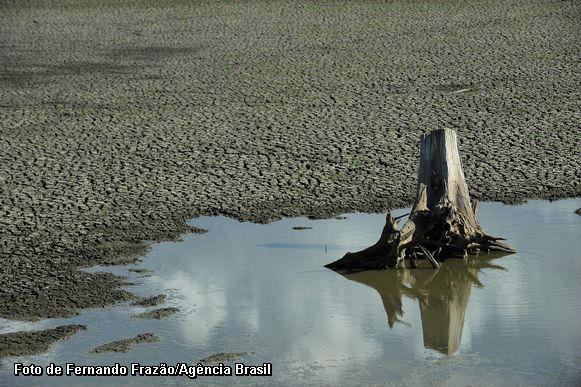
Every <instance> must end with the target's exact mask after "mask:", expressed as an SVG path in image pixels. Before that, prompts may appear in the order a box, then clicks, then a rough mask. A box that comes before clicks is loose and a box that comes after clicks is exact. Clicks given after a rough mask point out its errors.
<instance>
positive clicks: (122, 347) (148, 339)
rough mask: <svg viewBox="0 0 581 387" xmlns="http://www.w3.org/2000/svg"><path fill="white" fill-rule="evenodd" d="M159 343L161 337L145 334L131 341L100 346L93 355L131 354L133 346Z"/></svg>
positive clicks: (118, 341)
mask: <svg viewBox="0 0 581 387" xmlns="http://www.w3.org/2000/svg"><path fill="white" fill-rule="evenodd" d="M156 341H159V337H158V336H156V335H154V334H153V333H143V334H140V335H137V336H135V337H132V338H130V339H122V340H115V341H112V342H110V343H107V344H103V345H100V346H98V347H96V348H95V349H93V350H92V351H91V353H104V352H129V351H130V350H131V348H133V346H135V345H136V344H140V343H154V342H156Z"/></svg>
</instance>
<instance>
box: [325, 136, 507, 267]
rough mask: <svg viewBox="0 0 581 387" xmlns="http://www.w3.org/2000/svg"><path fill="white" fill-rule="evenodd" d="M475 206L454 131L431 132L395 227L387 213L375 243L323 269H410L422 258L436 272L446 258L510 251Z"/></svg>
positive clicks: (422, 143) (394, 222) (425, 142)
mask: <svg viewBox="0 0 581 387" xmlns="http://www.w3.org/2000/svg"><path fill="white" fill-rule="evenodd" d="M476 209H477V202H476V201H474V202H472V201H471V200H470V195H469V193H468V185H467V184H466V180H465V178H464V172H463V171H462V166H461V164H460V155H459V153H458V147H457V139H456V132H455V131H453V130H452V129H440V130H435V131H433V132H431V133H429V134H427V135H424V136H423V137H422V140H421V143H420V165H419V171H418V184H417V191H416V200H415V203H414V205H413V207H412V210H411V212H410V214H409V218H408V220H407V221H406V222H405V224H404V225H403V227H402V228H401V229H398V228H397V221H398V219H395V218H393V217H392V215H391V212H388V213H387V216H386V222H385V226H384V227H383V231H382V233H381V236H380V238H379V240H378V241H377V243H375V244H374V245H373V246H370V247H368V248H366V249H365V250H361V251H359V252H356V253H347V254H345V256H344V257H343V258H341V259H339V260H337V261H335V262H332V263H330V264H328V265H326V267H328V268H330V269H334V270H354V269H355V270H366V269H380V268H394V267H402V266H404V267H405V265H406V262H407V264H408V265H409V267H411V268H414V267H416V265H417V264H418V261H420V260H426V261H428V262H430V264H431V265H432V266H433V267H435V268H438V267H439V266H440V262H442V261H444V260H445V259H447V258H463V257H466V256H467V255H468V254H474V253H478V252H489V251H501V252H504V253H514V252H516V251H515V250H514V249H512V248H511V247H509V246H508V245H506V244H504V243H503V242H501V241H502V240H504V239H503V238H496V237H492V236H490V235H488V234H486V232H485V231H484V229H483V228H482V226H480V224H478V221H477V220H476Z"/></svg>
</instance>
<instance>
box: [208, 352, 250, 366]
mask: <svg viewBox="0 0 581 387" xmlns="http://www.w3.org/2000/svg"><path fill="white" fill-rule="evenodd" d="M247 355H249V352H220V353H215V354H213V355H210V356H208V357H205V358H203V359H200V360H199V361H198V362H199V363H202V364H215V363H224V362H227V361H236V360H239V359H241V358H243V357H244V356H247Z"/></svg>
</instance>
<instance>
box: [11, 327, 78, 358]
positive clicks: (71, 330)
mask: <svg viewBox="0 0 581 387" xmlns="http://www.w3.org/2000/svg"><path fill="white" fill-rule="evenodd" d="M84 330H87V327H86V326H85V325H61V326H58V327H56V328H52V329H44V330H41V331H20V332H13V333H4V334H1V335H0V358H2V357H10V356H26V355H37V354H40V353H43V352H46V351H48V350H49V349H50V347H51V346H52V345H53V344H54V343H56V342H57V341H60V340H65V339H68V338H69V337H71V336H72V335H74V334H75V333H77V332H79V331H84Z"/></svg>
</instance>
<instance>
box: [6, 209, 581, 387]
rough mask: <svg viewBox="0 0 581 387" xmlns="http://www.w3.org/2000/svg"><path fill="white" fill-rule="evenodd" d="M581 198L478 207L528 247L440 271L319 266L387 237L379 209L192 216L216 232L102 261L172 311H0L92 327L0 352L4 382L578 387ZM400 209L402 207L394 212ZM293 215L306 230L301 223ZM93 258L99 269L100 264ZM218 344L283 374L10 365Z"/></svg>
mask: <svg viewBox="0 0 581 387" xmlns="http://www.w3.org/2000/svg"><path fill="white" fill-rule="evenodd" d="M578 207H581V200H578V199H576V200H573V199H572V200H562V201H558V202H553V203H549V202H543V201H531V202H529V203H527V204H525V205H520V206H505V205H502V204H498V203H482V204H481V206H480V209H479V214H478V216H479V220H480V222H481V223H482V224H483V226H484V227H485V228H486V230H487V231H488V232H489V233H490V234H492V235H498V236H503V237H505V238H506V239H507V240H508V242H509V244H511V245H512V246H513V247H515V248H516V249H517V250H518V251H519V252H518V254H515V255H509V256H505V257H501V258H498V259H492V260H491V259H485V258H483V257H480V258H479V259H471V260H468V261H467V262H465V261H463V260H449V261H447V262H446V263H445V264H444V265H443V267H442V268H441V269H440V270H439V271H437V272H436V271H434V270H429V269H416V270H402V271H382V272H364V273H357V274H351V275H347V276H342V275H339V274H337V273H335V272H333V271H330V270H327V269H325V268H323V265H324V264H326V263H329V262H331V261H334V260H335V259H337V258H338V257H340V256H342V255H343V254H344V253H345V252H346V251H355V250H357V249H359V248H363V247H366V246H368V245H370V244H372V243H374V242H375V241H376V239H377V238H378V236H379V234H380V232H381V228H382V226H383V222H384V215H381V214H372V215H369V214H347V219H345V220H336V219H332V220H307V219H304V218H300V219H285V220H282V221H279V222H275V223H272V224H269V225H257V224H251V223H239V222H237V221H235V220H231V219H227V218H223V217H216V218H211V217H204V218H198V219H194V220H193V221H192V224H193V225H196V226H198V227H204V228H208V229H210V232H208V233H206V234H203V235H187V236H185V237H184V241H183V242H180V243H161V244H156V245H154V246H153V249H152V251H151V252H150V253H149V254H148V256H147V257H146V258H145V259H144V262H143V263H142V264H141V265H140V266H139V267H144V268H147V269H151V270H153V273H152V275H151V276H150V277H143V276H142V275H140V274H136V273H131V272H128V271H127V270H128V269H129V268H131V267H136V266H127V267H117V268H113V269H111V268H107V270H108V271H112V272H115V273H121V274H126V275H128V276H129V277H130V278H131V280H132V281H133V282H139V283H140V284H138V285H136V286H132V287H130V289H131V290H133V291H135V292H137V293H139V294H142V295H156V294H159V293H165V294H167V295H168V299H167V301H166V303H165V304H163V305H162V306H160V307H166V306H177V307H178V308H180V312H178V313H177V314H175V315H173V316H170V317H169V318H167V319H164V320H140V319H133V318H131V316H132V315H133V314H136V313H139V312H142V311H145V310H150V309H152V308H142V307H136V306H131V305H130V304H129V303H126V304H122V305H120V306H117V307H114V308H109V309H94V310H87V311H84V312H83V313H82V314H81V315H80V316H78V317H75V318H71V319H62V320H47V321H41V322H38V323H23V322H14V321H6V320H0V331H1V332H10V331H16V330H21V329H40V328H47V327H53V326H57V325H61V324H64V323H66V324H71V323H80V324H87V325H88V330H87V331H86V332H80V333H78V334H76V335H75V336H73V337H72V338H71V339H69V340H67V341H64V342H61V343H57V344H56V345H55V346H54V347H53V348H52V350H51V351H50V352H49V353H47V354H44V355H39V356H28V357H21V358H8V359H4V360H3V361H2V368H1V369H0V384H3V385H14V384H34V385H36V384H42V385H62V384H65V383H67V384H69V383H70V384H75V385H97V384H103V383H108V384H112V385H119V384H135V385H142V384H193V383H200V382H203V383H205V384H208V383H265V384H288V383H298V384H307V383H310V384H314V385H320V384H331V385H341V384H362V385H366V384H378V383H379V384H394V385H418V384H426V383H436V384H445V385H578V384H579V383H580V382H581V297H580V296H581V283H580V281H579V278H581V216H578V215H576V214H575V213H574V210H575V209H576V208H578ZM404 212H405V210H401V211H397V212H396V215H399V214H402V213H404ZM293 226H310V227H313V228H312V229H309V230H301V231H295V230H292V227H293ZM102 269H103V268H94V269H92V270H102ZM143 332H153V333H155V334H157V335H158V336H160V337H161V341H160V342H157V343H152V344H150V343H146V344H140V345H138V346H136V347H135V348H134V349H133V350H132V351H131V352H129V353H125V354H123V353H112V354H103V355H95V354H91V353H89V351H90V350H91V349H93V348H94V347H96V346H97V345H100V344H103V343H105V342H109V341H112V340H116V339H120V338H127V337H132V336H135V335H136V334H139V333H143ZM216 352H252V353H251V354H249V355H248V356H245V357H244V358H242V361H244V362H245V363H248V364H261V363H263V362H271V363H272V364H273V376H272V377H261V378H258V377H254V378H253V377H227V376H226V377H203V378H200V379H198V380H189V379H187V378H185V377H179V378H178V377H149V378H146V377H140V378H136V377H133V378H132V377H121V378H119V377H108V378H96V377H86V378H81V377H51V378H48V379H47V378H43V379H40V378H33V377H26V378H24V377H18V378H16V377H14V376H11V374H12V369H13V368H12V367H13V366H12V364H13V362H14V361H16V360H18V361H22V362H24V363H31V362H32V363H35V364H39V365H46V364H48V363H49V362H55V363H57V364H61V365H62V364H64V363H66V362H75V363H77V364H85V365H89V364H91V365H95V364H114V363H115V362H120V363H123V364H129V363H131V362H140V363H141V364H151V365H154V364H159V363H160V362H166V363H168V364H175V363H177V362H188V363H192V364H195V363H197V361H198V360H199V359H201V358H204V357H206V356H208V355H211V354H213V353H216Z"/></svg>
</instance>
